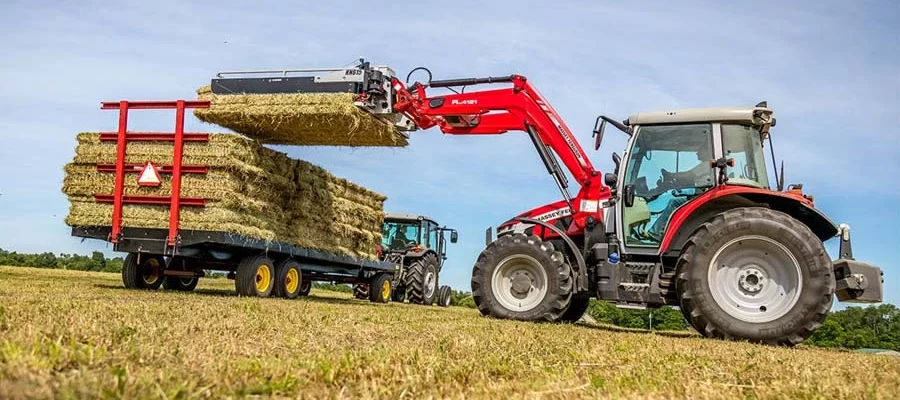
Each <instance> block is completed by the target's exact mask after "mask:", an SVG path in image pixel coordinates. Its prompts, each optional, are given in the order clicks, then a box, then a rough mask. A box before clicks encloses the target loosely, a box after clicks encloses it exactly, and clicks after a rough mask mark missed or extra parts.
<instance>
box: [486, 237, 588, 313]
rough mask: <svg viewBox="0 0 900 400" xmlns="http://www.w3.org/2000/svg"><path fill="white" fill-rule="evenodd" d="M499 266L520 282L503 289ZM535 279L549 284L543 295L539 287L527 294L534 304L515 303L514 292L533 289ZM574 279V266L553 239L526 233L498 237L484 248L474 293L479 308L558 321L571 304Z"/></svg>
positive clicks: (541, 284) (544, 285)
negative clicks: (535, 291)
mask: <svg viewBox="0 0 900 400" xmlns="http://www.w3.org/2000/svg"><path fill="white" fill-rule="evenodd" d="M507 268H509V270H507ZM498 269H501V270H503V271H509V273H510V275H512V276H514V277H515V280H516V283H515V284H514V285H512V286H510V287H509V288H506V289H505V290H503V288H502V286H500V284H501V281H499V280H498V281H495V280H494V272H495V271H497V270H498ZM526 271H527V272H526ZM517 273H518V274H517ZM529 278H531V279H529ZM535 278H537V279H535ZM541 280H543V283H541ZM534 282H537V283H538V285H540V286H542V287H546V291H545V292H544V294H543V295H540V291H541V289H540V288H538V289H537V290H538V295H535V296H532V295H527V294H526V295H525V296H526V297H525V298H526V299H531V300H532V301H531V303H532V304H529V305H527V306H521V301H520V302H519V303H518V304H519V305H520V306H515V305H514V304H513V303H514V301H515V300H513V299H515V298H516V297H515V295H514V294H513V292H514V291H516V292H517V293H519V294H520V295H522V293H524V292H528V293H532V292H534V291H533V290H531V289H533V288H534V286H533V285H534ZM573 283H574V279H573V276H572V268H571V267H570V266H569V264H568V263H567V262H566V260H565V257H564V256H563V254H562V253H561V252H559V251H557V250H556V249H555V248H554V246H553V244H552V243H549V242H544V241H542V240H541V238H539V237H537V236H534V235H528V236H527V235H525V234H524V233H516V234H512V235H503V236H500V237H499V238H497V240H495V241H494V242H493V243H491V244H489V245H488V246H487V247H486V248H485V249H484V250H483V251H482V252H481V254H480V255H479V256H478V260H477V261H476V262H475V266H474V268H473V269H472V297H473V299H474V300H475V304H476V305H477V306H478V310H479V311H480V312H481V314H482V315H485V316H490V317H494V318H500V319H514V320H521V321H547V322H553V321H557V320H559V318H560V317H561V316H562V315H563V313H564V312H565V311H566V308H567V307H568V306H569V302H570V300H571V297H572V288H573ZM498 295H500V297H499V298H498ZM519 300H521V299H519Z"/></svg>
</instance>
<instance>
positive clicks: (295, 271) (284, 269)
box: [272, 258, 304, 299]
mask: <svg viewBox="0 0 900 400" xmlns="http://www.w3.org/2000/svg"><path fill="white" fill-rule="evenodd" d="M303 281H304V279H303V271H301V270H300V264H299V263H297V261H295V260H294V259H291V258H288V259H284V260H282V261H281V262H279V263H278V265H276V266H275V289H274V290H273V291H272V294H273V295H274V296H278V297H284V298H286V299H296V298H297V297H299V296H300V287H301V286H302V285H303Z"/></svg>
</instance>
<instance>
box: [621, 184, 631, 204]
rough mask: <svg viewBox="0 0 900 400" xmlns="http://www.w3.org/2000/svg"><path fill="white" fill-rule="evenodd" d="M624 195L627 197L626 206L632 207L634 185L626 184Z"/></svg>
mask: <svg viewBox="0 0 900 400" xmlns="http://www.w3.org/2000/svg"><path fill="white" fill-rule="evenodd" d="M622 190H623V193H622V194H623V195H624V197H625V199H624V201H625V207H631V206H633V205H634V185H625V187H624V188H623V189H622Z"/></svg>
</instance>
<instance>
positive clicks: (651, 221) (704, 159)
mask: <svg viewBox="0 0 900 400" xmlns="http://www.w3.org/2000/svg"><path fill="white" fill-rule="evenodd" d="M629 145H630V148H629V150H628V152H627V153H626V154H625V160H626V162H625V165H624V168H622V169H621V170H620V171H619V182H621V188H622V189H621V201H619V202H617V204H616V215H618V216H619V218H618V221H619V222H618V228H619V232H621V233H620V235H619V236H620V238H621V240H622V244H623V245H624V246H625V247H626V248H628V249H629V251H630V252H637V253H642V252H644V251H646V252H648V253H655V252H656V251H657V249H658V248H659V245H660V243H661V242H662V239H663V237H664V236H665V233H666V227H667V225H668V222H669V218H670V217H671V215H672V213H673V212H674V211H675V210H676V209H678V208H679V207H681V206H683V205H684V204H685V203H687V202H689V201H690V200H692V199H693V198H695V197H696V196H699V195H700V194H702V193H704V192H705V191H707V190H709V189H711V188H712V187H714V186H715V182H716V181H715V171H714V169H713V168H712V167H711V166H710V161H711V160H713V154H714V147H713V125H712V124H706V123H699V124H678V125H646V126H639V127H638V128H637V130H636V132H635V134H634V135H632V138H631V140H630V143H629Z"/></svg>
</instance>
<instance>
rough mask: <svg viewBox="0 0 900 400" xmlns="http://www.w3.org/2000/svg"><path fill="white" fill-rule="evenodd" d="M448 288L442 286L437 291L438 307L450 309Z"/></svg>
mask: <svg viewBox="0 0 900 400" xmlns="http://www.w3.org/2000/svg"><path fill="white" fill-rule="evenodd" d="M450 295H451V292H450V286H447V285H444V286H441V288H440V289H439V290H438V306H441V307H450V300H452V299H451V297H450Z"/></svg>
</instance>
